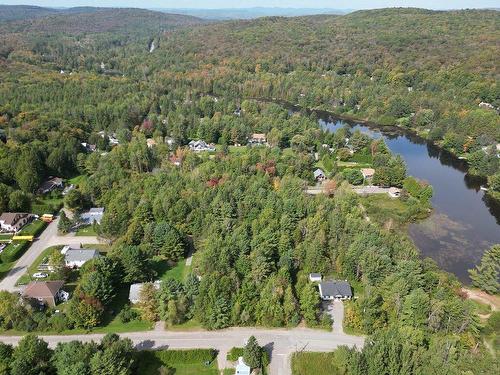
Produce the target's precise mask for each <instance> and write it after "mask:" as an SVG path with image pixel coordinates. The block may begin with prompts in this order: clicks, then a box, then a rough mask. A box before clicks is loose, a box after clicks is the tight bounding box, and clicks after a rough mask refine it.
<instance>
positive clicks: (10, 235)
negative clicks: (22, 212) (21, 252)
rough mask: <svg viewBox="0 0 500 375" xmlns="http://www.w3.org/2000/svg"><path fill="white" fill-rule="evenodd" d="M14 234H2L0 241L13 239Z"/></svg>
mask: <svg viewBox="0 0 500 375" xmlns="http://www.w3.org/2000/svg"><path fill="white" fill-rule="evenodd" d="M12 236H13V234H10V233H6V234H0V241H10V240H11V239H12Z"/></svg>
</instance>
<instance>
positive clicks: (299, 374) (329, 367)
mask: <svg viewBox="0 0 500 375" xmlns="http://www.w3.org/2000/svg"><path fill="white" fill-rule="evenodd" d="M292 374H293V375H341V374H344V372H343V371H341V370H340V369H339V367H338V365H337V363H336V358H335V352H332V353H315V352H300V353H293V354H292Z"/></svg>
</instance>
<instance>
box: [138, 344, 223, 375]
mask: <svg viewBox="0 0 500 375" xmlns="http://www.w3.org/2000/svg"><path fill="white" fill-rule="evenodd" d="M216 358H217V352H216V351H215V350H213V349H193V350H145V351H141V352H139V353H138V359H137V362H138V369H137V374H139V375H150V374H159V373H160V368H161V367H164V368H170V369H173V371H172V373H174V374H175V375H218V374H219V370H218V368H217V360H216ZM168 373H169V372H167V374H168Z"/></svg>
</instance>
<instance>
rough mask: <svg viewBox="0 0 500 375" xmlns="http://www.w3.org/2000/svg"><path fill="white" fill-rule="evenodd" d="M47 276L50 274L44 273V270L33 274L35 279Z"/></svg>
mask: <svg viewBox="0 0 500 375" xmlns="http://www.w3.org/2000/svg"><path fill="white" fill-rule="evenodd" d="M47 276H49V275H47V274H46V273H43V272H37V273H34V274H33V277H34V278H35V279H45V278H46V277H47Z"/></svg>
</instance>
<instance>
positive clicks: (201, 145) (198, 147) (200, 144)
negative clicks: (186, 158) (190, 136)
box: [188, 140, 215, 152]
mask: <svg viewBox="0 0 500 375" xmlns="http://www.w3.org/2000/svg"><path fill="white" fill-rule="evenodd" d="M188 146H189V148H190V149H191V151H194V152H202V151H215V147H214V146H213V145H209V144H207V142H205V141H203V140H198V141H191V142H189V144H188Z"/></svg>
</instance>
